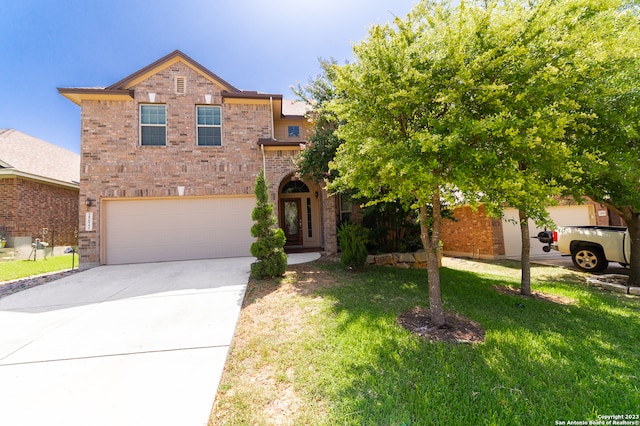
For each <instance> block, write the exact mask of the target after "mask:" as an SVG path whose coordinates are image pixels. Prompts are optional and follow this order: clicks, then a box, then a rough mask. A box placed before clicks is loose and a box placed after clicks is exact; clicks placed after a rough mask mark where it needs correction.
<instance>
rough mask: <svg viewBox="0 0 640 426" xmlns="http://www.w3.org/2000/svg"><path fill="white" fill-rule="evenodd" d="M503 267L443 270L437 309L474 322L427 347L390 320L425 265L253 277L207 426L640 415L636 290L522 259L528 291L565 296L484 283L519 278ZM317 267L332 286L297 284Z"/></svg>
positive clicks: (413, 291)
mask: <svg viewBox="0 0 640 426" xmlns="http://www.w3.org/2000/svg"><path fill="white" fill-rule="evenodd" d="M516 266H517V265H516V264H513V263H508V262H503V263H501V264H491V263H479V262H475V263H473V265H471V267H470V268H469V269H472V270H473V272H471V271H469V270H460V269H458V270H457V269H452V268H443V269H442V293H443V300H444V306H445V309H446V310H449V311H454V312H457V313H459V314H462V315H465V316H467V317H469V318H471V319H473V320H475V321H477V322H479V323H480V324H482V326H483V327H484V328H485V330H486V338H485V342H484V343H483V344H476V345H451V344H446V343H429V342H426V341H424V340H422V339H420V338H419V337H417V336H415V335H412V334H411V333H409V332H408V331H406V330H404V329H402V328H401V327H399V326H398V325H397V324H396V319H397V317H398V315H399V314H401V313H402V312H404V311H405V310H407V309H410V308H412V307H414V306H417V305H422V306H425V305H426V304H427V300H428V298H427V294H428V290H427V283H426V273H425V272H424V271H419V270H397V269H392V268H370V269H367V270H366V271H365V272H363V273H360V274H352V273H346V272H343V271H341V270H340V268H339V266H338V265H332V264H315V265H314V266H313V267H312V268H311V267H310V268H311V270H310V272H307V273H302V272H298V273H296V274H289V275H288V276H287V279H286V280H284V282H277V281H272V282H269V283H265V282H262V283H258V285H262V286H263V287H265V286H266V287H267V288H266V290H265V288H262V289H255V288H253V289H252V288H250V289H249V290H248V294H247V299H245V303H246V304H247V306H245V307H244V308H243V312H242V314H241V322H240V325H239V327H238V329H237V332H236V336H235V338H234V344H233V347H232V350H231V353H230V356H229V359H228V362H227V367H226V370H225V374H224V375H223V381H222V383H221V387H220V390H219V394H218V399H217V401H216V405H215V406H214V411H213V413H212V421H211V424H233V425H240V424H242V425H245V424H246V425H249V424H251V425H268V424H278V422H280V423H281V424H310V425H336V424H340V425H427V424H465V425H466V424H474V425H475V424H479V425H514V424H517V425H545V424H555V421H556V420H558V421H569V420H573V421H588V420H596V419H597V416H598V415H612V414H623V415H624V414H630V415H634V414H640V408H639V407H640V350H639V343H640V334H639V333H640V332H639V330H640V300H639V298H631V297H628V296H626V297H625V296H622V295H617V294H611V293H607V292H604V291H601V290H595V289H591V288H589V287H587V286H586V285H584V284H583V283H582V279H581V277H582V274H579V273H573V272H569V271H567V270H563V269H559V268H545V267H534V269H533V277H534V285H533V289H534V290H536V291H541V292H545V293H549V294H558V295H563V296H565V297H569V298H572V299H573V300H574V301H575V303H573V304H572V305H562V304H557V303H552V302H549V301H543V300H534V299H522V298H520V297H519V296H510V295H504V294H501V293H498V292H496V291H495V290H494V289H493V286H495V285H512V286H513V285H518V283H519V278H518V277H519V270H518V269H517V267H516ZM318 274H328V275H330V276H332V277H333V278H334V280H336V281H337V282H338V285H335V286H325V287H322V288H318V289H316V290H313V291H308V290H307V287H308V285H309V284H308V283H309V282H310V280H313V277H317V276H318ZM287 286H288V287H290V289H289V290H287V289H286V287H287ZM518 305H520V306H518ZM522 305H524V308H523V307H522ZM278 416H280V417H278ZM282 418H284V419H285V421H284V422H281V420H282Z"/></svg>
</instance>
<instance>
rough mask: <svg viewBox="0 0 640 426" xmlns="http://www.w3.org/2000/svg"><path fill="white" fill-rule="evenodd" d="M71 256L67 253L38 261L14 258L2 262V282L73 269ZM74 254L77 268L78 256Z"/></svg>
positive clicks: (0, 272) (0, 275)
mask: <svg viewBox="0 0 640 426" xmlns="http://www.w3.org/2000/svg"><path fill="white" fill-rule="evenodd" d="M71 256H72V255H71V254H65V255H61V256H50V257H48V258H46V259H38V260H36V261H33V260H13V261H7V262H0V282H2V281H11V280H17V279H19V278H26V277H31V276H33V275H40V274H46V273H48V272H56V271H62V270H65V269H71V262H72V259H71ZM73 256H75V259H73V264H74V267H75V268H77V267H78V256H77V255H73Z"/></svg>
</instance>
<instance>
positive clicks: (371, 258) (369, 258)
mask: <svg viewBox="0 0 640 426" xmlns="http://www.w3.org/2000/svg"><path fill="white" fill-rule="evenodd" d="M374 263H376V257H375V256H374V255H372V254H370V255H368V256H367V264H368V265H373V264H374Z"/></svg>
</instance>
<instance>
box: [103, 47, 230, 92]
mask: <svg viewBox="0 0 640 426" xmlns="http://www.w3.org/2000/svg"><path fill="white" fill-rule="evenodd" d="M176 62H182V63H183V64H185V65H187V66H188V67H189V68H191V69H192V70H194V71H195V72H197V73H199V74H200V75H202V76H203V77H205V78H207V79H209V80H211V81H212V82H214V83H215V84H217V85H219V86H221V87H222V88H223V90H225V91H227V92H240V90H239V89H237V88H236V87H234V86H233V85H231V84H230V83H228V82H227V81H225V80H223V79H222V78H220V77H219V76H217V75H216V74H214V73H212V72H211V71H209V70H208V69H206V68H205V67H203V66H202V65H200V64H199V63H198V62H196V61H195V60H193V59H191V58H190V57H189V56H187V55H185V54H184V53H182V52H181V51H179V50H174V51H173V52H171V53H169V54H168V55H167V56H165V57H163V58H160V59H158V60H157V61H155V62H154V63H152V64H149V65H147V66H146V67H144V68H142V69H140V70H138V71H136V72H134V73H133V74H131V75H129V76H127V77H125V78H123V79H122V80H120V81H118V82H117V83H114V84H112V85H111V86H109V87H107V88H106V90H128V89H131V88H133V87H134V86H135V85H136V84H138V83H140V82H141V81H143V80H145V79H146V78H148V77H149V76H151V75H153V74H156V73H158V72H160V71H161V70H163V69H165V68H167V67H169V66H171V65H173V64H175V63H176Z"/></svg>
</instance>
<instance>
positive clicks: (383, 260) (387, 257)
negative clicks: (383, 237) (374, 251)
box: [376, 254, 397, 266]
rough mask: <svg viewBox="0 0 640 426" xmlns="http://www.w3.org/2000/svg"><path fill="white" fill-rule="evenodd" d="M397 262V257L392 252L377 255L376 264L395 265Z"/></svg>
mask: <svg viewBox="0 0 640 426" xmlns="http://www.w3.org/2000/svg"><path fill="white" fill-rule="evenodd" d="M396 263H397V259H396V258H395V257H394V256H393V255H392V254H380V255H378V256H376V265H378V266H393V265H395V264H396Z"/></svg>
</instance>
